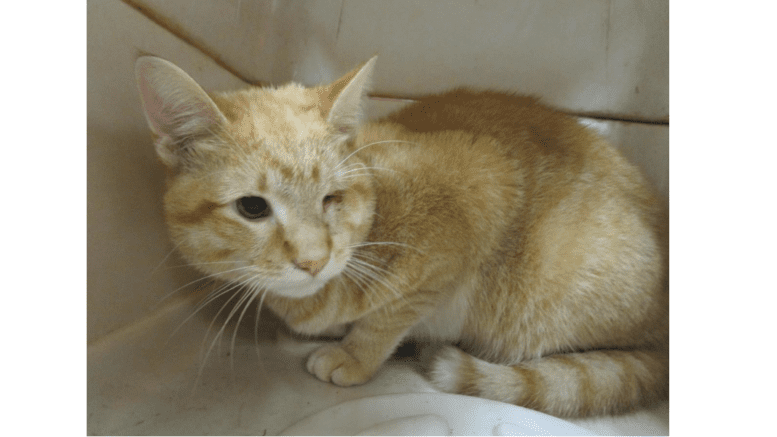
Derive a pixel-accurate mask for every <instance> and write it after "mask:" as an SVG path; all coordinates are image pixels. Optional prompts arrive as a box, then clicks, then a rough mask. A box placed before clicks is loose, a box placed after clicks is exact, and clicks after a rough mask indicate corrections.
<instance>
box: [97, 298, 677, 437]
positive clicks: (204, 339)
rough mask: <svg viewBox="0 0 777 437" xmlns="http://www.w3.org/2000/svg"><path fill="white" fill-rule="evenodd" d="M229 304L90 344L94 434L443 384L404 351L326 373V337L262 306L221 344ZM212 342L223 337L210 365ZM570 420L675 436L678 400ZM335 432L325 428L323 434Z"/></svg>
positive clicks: (281, 415) (263, 430) (202, 429)
mask: <svg viewBox="0 0 777 437" xmlns="http://www.w3.org/2000/svg"><path fill="white" fill-rule="evenodd" d="M222 304H223V301H221V302H218V303H214V304H213V305H210V306H209V307H207V308H206V309H205V310H203V311H201V312H199V313H197V315H195V316H193V317H192V318H190V319H189V320H188V321H187V322H186V323H185V324H183V325H182V326H181V323H182V322H183V321H184V320H185V319H186V318H187V317H188V316H189V315H191V314H192V312H193V309H194V306H193V305H192V304H191V303H189V302H187V301H185V300H181V301H178V302H173V303H170V304H168V305H167V306H164V307H162V308H160V309H159V310H157V311H156V312H155V313H153V314H152V315H150V316H149V317H147V318H145V319H144V320H142V321H141V322H139V323H137V324H134V325H132V326H130V327H128V328H125V329H123V330H120V331H118V332H116V333H113V334H111V335H109V336H106V337H104V338H103V339H101V340H99V341H98V342H97V343H95V344H93V345H91V346H90V347H89V351H88V379H87V381H88V410H87V411H88V434H89V435H214V434H215V435H274V434H279V433H281V432H282V431H283V430H285V429H286V428H288V427H290V426H292V425H294V424H295V423H297V422H299V421H300V420H302V419H304V418H306V417H308V416H310V415H313V414H315V413H317V412H319V411H321V410H324V409H326V408H328V407H332V406H334V405H337V404H340V403H342V402H345V401H350V400H354V399H361V398H368V397H372V396H379V395H387V394H400V393H435V392H437V390H435V389H434V388H433V387H432V386H431V385H430V384H429V383H428V382H427V381H426V380H425V379H424V377H423V376H422V373H421V370H420V368H419V366H418V362H417V361H413V360H408V359H400V358H394V359H392V360H391V361H389V362H388V363H387V364H386V365H384V366H383V368H382V369H381V370H380V371H379V372H378V374H377V375H376V377H375V378H374V379H373V380H372V381H370V382H369V383H367V384H365V385H363V386H358V387H352V388H340V387H337V386H334V385H332V384H328V383H324V382H321V381H319V380H317V379H316V378H315V377H313V376H312V375H310V374H308V373H307V371H306V370H305V367H304V364H305V358H306V356H307V354H309V353H310V352H311V351H312V350H313V349H314V348H315V347H316V346H317V345H319V344H320V343H316V342H312V341H303V340H297V339H293V338H291V337H289V336H288V335H285V334H282V333H281V334H280V335H278V334H276V333H277V332H278V330H279V329H281V332H282V328H281V327H280V325H279V323H278V322H277V321H275V320H274V319H273V318H272V317H271V316H269V315H264V314H263V315H262V317H261V318H260V323H259V324H258V331H254V328H255V320H256V319H255V317H253V316H252V315H251V314H247V315H246V318H244V319H243V320H242V322H241V324H240V326H239V329H238V331H237V335H236V336H235V340H234V346H233V345H232V344H231V342H232V336H233V334H234V332H235V330H234V326H235V325H234V323H232V324H229V325H227V326H228V327H227V329H226V330H225V331H224V333H223V335H222V340H221V341H220V342H216V343H213V342H212V340H213V339H214V338H215V334H216V333H217V331H218V330H219V329H221V328H222V327H223V326H224V325H223V324H222V321H221V319H219V321H217V322H216V323H214V324H213V326H212V327H210V323H211V321H212V320H214V315H215V313H216V312H217V311H218V308H220V307H221V305H222ZM225 312H226V311H225ZM223 315H224V314H222V318H223ZM179 326H180V329H178V330H177V331H176V328H177V327H179ZM209 327H210V328H211V329H210V332H209V333H208V329H209ZM254 332H257V333H258V334H257V335H256V338H255V334H254ZM211 344H214V345H215V346H214V347H213V349H212V352H211V353H210V356H208V358H207V360H205V361H204V364H203V360H202V355H203V354H204V353H205V352H206V351H207V350H208V348H209V347H210V346H211ZM519 419H520V418H519V417H516V418H515V420H516V421H517V420H519ZM571 422H573V423H574V424H577V425H579V426H581V427H584V428H586V429H588V430H590V431H591V432H593V433H596V434H601V435H668V433H669V409H668V404H666V403H664V404H661V405H658V406H656V407H654V408H652V409H648V410H643V411H638V412H634V413H631V414H628V415H623V416H617V417H598V418H588V419H582V420H572V421H571ZM341 429H342V428H341ZM454 431H455V429H454ZM328 432H330V431H328V430H327V429H326V428H325V427H322V428H321V429H319V430H317V431H316V432H315V433H316V434H327V433H328Z"/></svg>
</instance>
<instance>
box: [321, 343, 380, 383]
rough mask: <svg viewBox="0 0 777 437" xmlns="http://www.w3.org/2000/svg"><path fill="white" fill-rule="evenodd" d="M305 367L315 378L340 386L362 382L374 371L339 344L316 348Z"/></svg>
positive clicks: (368, 378) (367, 379) (370, 376)
mask: <svg viewBox="0 0 777 437" xmlns="http://www.w3.org/2000/svg"><path fill="white" fill-rule="evenodd" d="M307 368H308V372H310V373H312V374H313V375H315V376H316V378H318V379H320V380H322V381H326V382H331V383H333V384H336V385H339V386H341V387H348V386H351V385H358V384H364V383H365V382H367V381H369V380H370V378H372V375H373V374H374V373H375V370H374V369H367V368H366V367H365V366H364V365H363V364H362V363H361V362H360V361H359V360H358V359H356V358H355V357H354V356H353V355H351V354H350V353H348V351H346V350H345V349H343V347H342V346H340V345H339V344H333V345H326V346H323V347H321V348H319V349H317V350H316V351H315V352H313V353H312V354H311V355H310V357H309V358H308V364H307Z"/></svg>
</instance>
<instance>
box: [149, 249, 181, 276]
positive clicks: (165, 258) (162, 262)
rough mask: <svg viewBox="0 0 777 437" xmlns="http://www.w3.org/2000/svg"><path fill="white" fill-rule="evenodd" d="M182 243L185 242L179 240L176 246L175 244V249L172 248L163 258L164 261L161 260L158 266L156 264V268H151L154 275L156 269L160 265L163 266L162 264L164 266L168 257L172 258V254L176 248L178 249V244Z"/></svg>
mask: <svg viewBox="0 0 777 437" xmlns="http://www.w3.org/2000/svg"><path fill="white" fill-rule="evenodd" d="M181 244H183V241H181V242H179V243H178V244H176V245H175V246H173V249H172V250H170V252H169V253H168V254H167V255H166V256H165V257H164V258H162V261H160V262H159V264H157V266H156V267H154V270H151V274H152V275H153V274H154V273H156V271H157V270H158V269H159V267H161V266H162V264H164V263H165V261H167V258H170V255H172V254H173V252H175V250H176V249H178V246H180V245H181Z"/></svg>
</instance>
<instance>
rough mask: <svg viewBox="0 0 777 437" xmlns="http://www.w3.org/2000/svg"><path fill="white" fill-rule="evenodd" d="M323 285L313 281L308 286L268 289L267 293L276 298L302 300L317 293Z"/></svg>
mask: <svg viewBox="0 0 777 437" xmlns="http://www.w3.org/2000/svg"><path fill="white" fill-rule="evenodd" d="M324 285H326V283H319V282H318V281H315V282H312V283H308V284H299V285H286V286H283V287H268V288H267V291H269V292H270V293H272V294H274V295H276V296H281V297H286V298H292V299H302V298H303V297H309V296H312V295H314V294H316V293H318V292H319V291H320V290H321V289H322V288H324Z"/></svg>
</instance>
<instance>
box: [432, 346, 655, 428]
mask: <svg viewBox="0 0 777 437" xmlns="http://www.w3.org/2000/svg"><path fill="white" fill-rule="evenodd" d="M430 377H431V379H432V383H433V384H435V385H436V386H437V387H439V388H440V389H442V390H444V391H447V392H450V393H460V394H463V395H469V396H478V397H482V398H486V399H493V400H496V401H501V402H506V403H510V404H515V405H519V406H522V407H526V408H531V409H534V410H538V411H542V412H544V413H548V414H552V415H555V416H566V417H583V416H591V415H599V414H617V413H622V412H627V411H630V410H632V409H634V408H637V407H640V406H645V405H648V404H650V403H653V402H656V401H660V400H663V399H666V398H667V397H668V395H669V353H668V351H667V350H662V351H654V350H653V351H651V350H594V351H588V352H579V353H567V354H558V355H549V356H546V357H542V358H539V359H535V360H530V361H525V362H522V363H519V364H517V365H512V366H504V365H499V364H491V363H488V362H486V361H483V360H480V359H478V358H475V357H473V356H471V355H469V354H467V353H465V352H463V351H461V350H460V349H458V348H455V347H446V348H445V349H443V350H442V351H441V352H440V353H439V354H437V355H436V357H435V359H434V360H433V362H432V363H431V370H430Z"/></svg>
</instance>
